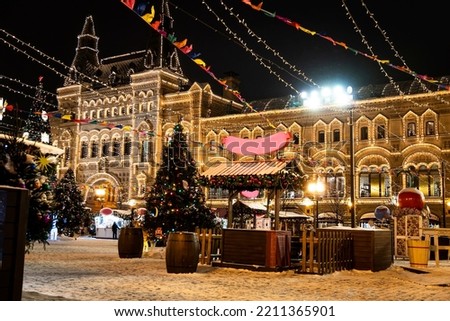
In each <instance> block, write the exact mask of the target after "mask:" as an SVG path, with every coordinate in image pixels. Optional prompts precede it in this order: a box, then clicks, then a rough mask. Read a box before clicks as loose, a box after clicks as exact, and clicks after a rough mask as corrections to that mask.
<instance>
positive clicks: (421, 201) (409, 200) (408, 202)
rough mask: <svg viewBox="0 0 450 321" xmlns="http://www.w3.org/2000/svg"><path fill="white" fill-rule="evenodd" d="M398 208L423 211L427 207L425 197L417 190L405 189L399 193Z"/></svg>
mask: <svg viewBox="0 0 450 321" xmlns="http://www.w3.org/2000/svg"><path fill="white" fill-rule="evenodd" d="M398 206H399V207H400V208H415V209H418V210H421V209H423V208H424V207H425V196H424V195H423V193H422V192H421V191H419V190H418V189H417V188H413V187H407V188H404V189H402V190H401V191H400V192H399V193H398Z"/></svg>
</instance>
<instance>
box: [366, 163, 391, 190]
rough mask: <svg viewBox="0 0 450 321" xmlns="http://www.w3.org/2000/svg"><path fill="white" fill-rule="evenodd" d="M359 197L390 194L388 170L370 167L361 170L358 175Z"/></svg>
mask: <svg viewBox="0 0 450 321" xmlns="http://www.w3.org/2000/svg"><path fill="white" fill-rule="evenodd" d="M359 184H360V185H359V192H360V196H361V197H387V196H389V195H390V183H389V170H388V169H387V168H385V167H383V168H378V167H377V168H375V167H374V168H370V169H365V170H363V171H361V174H360V176H359Z"/></svg>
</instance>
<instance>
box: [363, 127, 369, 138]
mask: <svg viewBox="0 0 450 321" xmlns="http://www.w3.org/2000/svg"><path fill="white" fill-rule="evenodd" d="M368 139H369V128H368V127H367V126H364V127H361V140H368Z"/></svg>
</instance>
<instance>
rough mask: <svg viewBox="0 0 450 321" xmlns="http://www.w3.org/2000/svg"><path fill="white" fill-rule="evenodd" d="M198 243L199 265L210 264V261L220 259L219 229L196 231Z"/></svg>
mask: <svg viewBox="0 0 450 321" xmlns="http://www.w3.org/2000/svg"><path fill="white" fill-rule="evenodd" d="M195 233H197V235H198V239H199V241H200V256H199V263H200V264H211V262H212V261H214V260H218V259H220V255H221V248H222V247H221V243H222V230H220V229H198V228H197V229H196V230H195Z"/></svg>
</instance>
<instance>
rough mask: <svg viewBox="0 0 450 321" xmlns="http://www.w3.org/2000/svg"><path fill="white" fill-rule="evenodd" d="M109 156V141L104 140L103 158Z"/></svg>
mask: <svg viewBox="0 0 450 321" xmlns="http://www.w3.org/2000/svg"><path fill="white" fill-rule="evenodd" d="M107 156H109V140H107V139H103V140H102V157H107Z"/></svg>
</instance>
